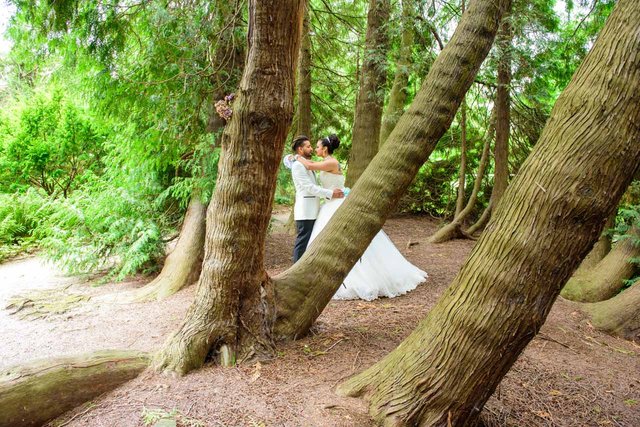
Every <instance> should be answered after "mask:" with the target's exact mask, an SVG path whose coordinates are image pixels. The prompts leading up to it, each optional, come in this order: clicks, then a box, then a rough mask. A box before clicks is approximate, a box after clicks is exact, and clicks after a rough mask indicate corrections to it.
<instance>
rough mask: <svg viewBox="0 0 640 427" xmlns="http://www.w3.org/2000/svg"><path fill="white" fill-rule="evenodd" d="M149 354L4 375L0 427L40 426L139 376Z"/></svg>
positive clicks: (55, 362) (96, 357)
mask: <svg viewBox="0 0 640 427" xmlns="http://www.w3.org/2000/svg"><path fill="white" fill-rule="evenodd" d="M148 364H149V359H148V356H147V354H145V353H140V352H133V351H101V352H97V353H90V354H85V355H81V356H75V357H64V358H57V359H47V360H39V361H35V362H31V363H29V364H26V365H22V366H16V367H12V368H9V369H6V370H4V371H3V372H0V408H2V409H0V427H15V426H41V425H43V424H44V423H46V422H47V421H49V420H51V419H53V418H56V417H58V416H60V415H62V414H64V413H65V412H67V411H70V410H71V409H73V408H75V407H76V406H79V405H81V404H83V403H85V402H88V401H89V400H91V399H93V398H94V397H96V396H99V395H101V394H102V393H106V392H108V391H110V390H113V389H114V388H116V387H118V386H119V385H120V384H122V383H125V382H127V381H129V380H131V379H133V378H135V377H137V376H138V374H139V373H140V372H142V371H143V370H144V369H146V368H147V366H148Z"/></svg>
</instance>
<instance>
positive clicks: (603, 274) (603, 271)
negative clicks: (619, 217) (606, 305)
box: [560, 227, 640, 302]
mask: <svg viewBox="0 0 640 427" xmlns="http://www.w3.org/2000/svg"><path fill="white" fill-rule="evenodd" d="M629 235H630V237H629V238H626V239H624V240H622V241H620V242H618V243H617V244H616V245H615V247H614V248H613V249H612V250H611V251H610V252H609V253H608V254H607V256H605V257H604V258H603V259H602V261H600V262H599V263H598V264H597V265H596V266H595V267H593V268H591V269H588V270H581V271H576V273H575V274H574V275H573V277H571V279H569V281H568V282H567V284H566V285H565V287H564V288H563V289H562V292H561V293H560V295H562V297H563V298H566V299H569V300H571V301H578V302H598V301H604V300H607V299H609V298H611V297H612V296H614V295H615V294H616V293H618V291H619V290H620V289H622V286H623V285H624V281H625V280H627V279H630V278H631V277H632V276H633V274H634V273H635V272H636V270H637V268H636V265H635V264H633V263H631V262H630V259H631V258H635V257H638V256H640V246H638V245H637V244H636V242H635V240H637V239H639V238H640V228H638V227H632V228H631V230H630V231H629Z"/></svg>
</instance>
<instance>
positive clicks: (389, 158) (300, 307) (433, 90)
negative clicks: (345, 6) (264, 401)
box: [274, 0, 507, 337]
mask: <svg viewBox="0 0 640 427" xmlns="http://www.w3.org/2000/svg"><path fill="white" fill-rule="evenodd" d="M506 1H507V0H501V1H499V2H496V1H494V0H477V1H475V2H472V3H471V4H470V6H469V9H468V10H467V13H466V14H465V15H464V16H463V18H462V19H461V21H460V24H459V25H458V28H456V31H455V33H454V35H453V37H452V39H451V41H450V42H449V43H448V44H447V46H446V47H445V48H444V50H443V51H442V52H441V53H440V55H439V56H438V58H437V59H436V61H435V62H434V64H433V66H432V67H431V69H430V71H429V74H428V75H427V77H426V79H425V81H424V83H423V85H422V88H421V89H420V91H419V92H418V94H417V95H416V98H415V99H414V101H413V103H412V105H411V106H410V107H409V108H408V109H407V111H406V112H405V113H404V114H403V116H402V117H401V118H400V121H399V122H398V124H397V125H396V127H395V128H394V130H393V132H391V135H390V136H389V139H388V140H387V143H385V144H384V146H383V147H382V149H381V150H380V153H378V155H377V156H376V157H375V158H374V159H373V161H372V162H371V164H370V165H369V167H368V168H367V169H366V170H365V172H364V173H363V174H362V176H361V177H360V179H359V180H358V182H357V184H356V185H355V187H354V188H353V190H352V191H351V193H350V194H349V197H347V198H346V199H345V201H344V203H343V204H342V206H341V207H340V208H339V209H338V211H337V212H336V213H335V215H334V216H333V217H332V219H331V225H330V226H329V227H327V228H325V229H324V230H323V231H322V232H321V233H320V235H318V237H317V239H316V240H314V242H313V244H312V245H310V247H309V249H308V250H307V252H305V254H304V256H303V257H302V258H301V259H300V260H299V261H298V262H297V263H296V264H295V265H294V266H293V267H291V268H290V269H288V270H287V271H285V272H283V273H282V274H280V275H278V276H277V277H275V278H274V282H275V283H276V295H277V299H278V321H277V323H276V329H275V332H276V335H277V336H278V337H296V336H301V335H303V334H305V333H306V332H307V331H308V330H309V327H310V326H311V325H312V324H313V322H314V321H315V319H316V318H317V317H318V316H319V315H320V313H321V312H322V310H323V309H324V307H325V306H326V305H327V304H328V303H329V301H330V300H331V297H332V296H333V294H334V293H335V291H336V290H337V289H338V286H340V284H341V283H342V281H343V279H344V278H345V277H346V275H347V274H348V273H349V271H350V270H351V268H352V267H353V265H354V264H355V263H356V261H357V260H358V258H360V256H361V255H362V254H363V252H364V251H365V249H366V248H367V246H368V245H369V243H370V242H371V240H372V239H373V237H374V236H375V235H376V233H378V231H379V230H380V228H381V227H382V224H384V222H385V220H386V218H387V216H388V215H389V213H390V212H391V211H392V210H393V208H394V207H395V206H396V205H397V203H398V200H399V199H400V197H401V196H402V194H404V192H405V191H406V189H407V187H408V186H409V185H410V184H411V182H412V181H413V178H414V177H415V175H416V173H417V172H418V169H419V168H420V167H421V166H422V165H423V164H424V162H425V161H426V160H427V158H428V157H429V155H430V154H431V152H432V151H433V149H434V148H435V145H436V144H437V142H438V140H440V138H441V137H442V135H443V134H444V132H445V131H446V130H447V128H448V127H449V126H450V125H451V121H452V120H453V117H454V115H455V113H456V111H457V110H458V107H459V106H460V102H461V100H462V98H463V96H464V94H465V93H466V92H467V90H468V89H469V87H470V86H471V84H472V83H473V80H474V79H475V76H476V73H477V71H478V68H479V67H480V64H481V63H482V61H483V60H484V58H485V57H486V55H487V53H488V51H489V49H490V48H491V45H492V43H493V39H494V37H495V33H496V31H497V29H498V22H499V20H500V15H501V10H502V9H501V7H504V5H505V3H506Z"/></svg>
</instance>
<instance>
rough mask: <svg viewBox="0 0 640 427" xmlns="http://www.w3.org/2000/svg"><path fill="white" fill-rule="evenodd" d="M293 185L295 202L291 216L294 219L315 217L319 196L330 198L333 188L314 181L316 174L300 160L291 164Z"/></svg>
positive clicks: (318, 205) (318, 207) (318, 208)
mask: <svg viewBox="0 0 640 427" xmlns="http://www.w3.org/2000/svg"><path fill="white" fill-rule="evenodd" d="M291 175H292V177H293V185H294V186H295V187H296V203H295V205H294V207H293V218H294V219H295V220H296V221H301V220H305V219H316V218H317V217H318V210H320V198H321V197H322V198H325V199H331V197H332V196H333V190H329V189H327V188H322V187H321V186H319V185H318V183H317V181H316V175H315V174H314V173H313V171H310V170H308V169H307V168H305V167H304V165H303V164H302V163H300V162H293V164H292V165H291Z"/></svg>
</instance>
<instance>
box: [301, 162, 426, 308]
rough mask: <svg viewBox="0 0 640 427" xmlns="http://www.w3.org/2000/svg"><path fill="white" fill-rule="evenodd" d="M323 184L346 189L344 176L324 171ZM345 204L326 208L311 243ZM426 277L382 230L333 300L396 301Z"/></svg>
mask: <svg viewBox="0 0 640 427" xmlns="http://www.w3.org/2000/svg"><path fill="white" fill-rule="evenodd" d="M320 183H321V184H322V186H323V187H324V188H329V189H334V188H343V187H344V176H343V175H342V174H333V173H329V172H324V171H323V172H320ZM343 202H344V199H332V200H330V201H328V202H327V203H325V204H324V205H322V207H321V208H320V212H319V213H318V218H317V219H316V222H315V224H314V226H313V231H312V233H311V238H310V240H309V244H311V242H312V241H313V239H315V237H316V236H317V235H318V233H320V231H321V230H322V229H323V228H324V227H325V226H326V225H327V223H328V222H329V219H330V218H331V217H332V216H333V214H334V213H335V211H336V210H337V209H338V207H340V205H341V204H342V203H343ZM426 278H427V273H425V272H424V271H422V270H420V269H419V268H418V267H416V266H415V265H413V264H411V263H410V262H409V261H407V259H406V258H405V257H404V256H402V254H401V253H400V251H398V249H397V248H396V246H395V245H394V244H393V242H392V241H391V239H389V237H388V236H387V235H386V233H385V232H384V231H382V230H380V232H379V233H378V234H376V236H375V237H374V238H373V240H372V241H371V244H369V247H368V248H367V250H366V251H365V252H364V254H363V255H362V257H361V258H360V260H358V262H356V264H355V265H354V266H353V268H352V269H351V271H350V272H349V274H348V275H347V277H346V278H345V279H344V283H343V284H342V286H340V288H338V290H337V291H336V293H335V295H334V296H333V298H334V299H358V298H359V299H363V300H367V301H371V300H374V299H376V298H379V297H388V298H393V297H395V296H398V295H402V294H405V293H407V292H409V291H411V290H413V289H415V287H416V286H418V284H419V283H422V282H424V281H425V279H426Z"/></svg>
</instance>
